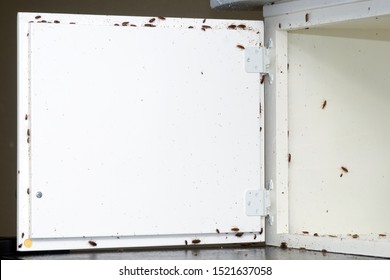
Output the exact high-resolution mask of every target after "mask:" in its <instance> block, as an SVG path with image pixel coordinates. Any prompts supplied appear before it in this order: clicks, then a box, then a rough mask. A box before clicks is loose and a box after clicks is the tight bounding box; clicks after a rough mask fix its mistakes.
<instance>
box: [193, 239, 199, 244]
mask: <svg viewBox="0 0 390 280" xmlns="http://www.w3.org/2000/svg"><path fill="white" fill-rule="evenodd" d="M198 243H200V239H194V240H192V244H198Z"/></svg>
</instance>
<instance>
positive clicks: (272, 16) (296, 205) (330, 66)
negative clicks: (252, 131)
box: [264, 0, 390, 257]
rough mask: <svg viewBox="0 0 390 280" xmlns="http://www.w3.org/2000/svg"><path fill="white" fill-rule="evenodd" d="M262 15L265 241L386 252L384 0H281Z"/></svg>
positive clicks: (389, 77)
mask: <svg viewBox="0 0 390 280" xmlns="http://www.w3.org/2000/svg"><path fill="white" fill-rule="evenodd" d="M264 16H265V40H266V41H269V40H270V41H272V43H273V44H272V46H273V47H272V48H271V49H270V52H271V55H272V56H273V57H274V59H273V61H274V62H275V63H274V64H271V71H270V74H271V75H273V76H274V82H273V83H272V84H266V89H265V92H266V100H265V103H266V104H265V105H266V108H267V115H266V118H265V120H266V124H265V125H266V127H267V133H266V136H265V137H266V143H267V146H266V184H269V183H270V182H272V185H273V189H272V190H271V197H272V202H273V203H272V205H273V206H275V207H273V208H272V209H271V213H270V216H271V217H272V219H270V220H273V223H272V225H271V224H270V225H268V224H267V231H266V243H267V244H269V245H274V246H281V245H282V247H292V248H302V249H308V250H319V251H321V250H325V251H329V252H339V253H348V254H359V255H371V256H380V257H390V203H389V198H390V187H389V186H390V177H389V174H390V149H389V145H388V144H389V142H390V94H389V90H388V87H389V86H388V85H389V81H390V72H389V69H388V62H389V60H388V58H389V57H390V3H389V1H368V0H367V1H351V0H349V1H338V0H337V1H336V0H335V1H287V2H285V3H282V2H281V3H275V4H274V5H269V6H265V7H264ZM325 251H324V252H325Z"/></svg>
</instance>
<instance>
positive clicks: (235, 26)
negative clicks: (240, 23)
mask: <svg viewBox="0 0 390 280" xmlns="http://www.w3.org/2000/svg"><path fill="white" fill-rule="evenodd" d="M236 28H237V25H235V24H230V25H229V26H228V29H236Z"/></svg>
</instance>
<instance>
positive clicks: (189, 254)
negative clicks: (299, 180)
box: [20, 247, 376, 260]
mask: <svg viewBox="0 0 390 280" xmlns="http://www.w3.org/2000/svg"><path fill="white" fill-rule="evenodd" d="M20 258H22V259H28V260H32V259H34V260H69V259H72V260H153V259H156V260H372V259H376V258H373V257H365V256H354V255H344V254H333V253H328V252H326V253H325V252H324V253H322V252H315V251H307V250H297V249H285V250H283V249H281V248H278V247H257V248H253V247H251V248H200V249H192V250H182V249H165V250H122V251H118V250H116V251H97V252H91V251H88V252H85V251H84V252H71V253H67V252H65V253H47V254H42V253H40V254H34V255H25V256H20Z"/></svg>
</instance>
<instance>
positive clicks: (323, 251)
mask: <svg viewBox="0 0 390 280" xmlns="http://www.w3.org/2000/svg"><path fill="white" fill-rule="evenodd" d="M321 252H322V255H323V256H324V257H325V256H326V254H327V253H328V251H326V250H325V249H322V251H321Z"/></svg>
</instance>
